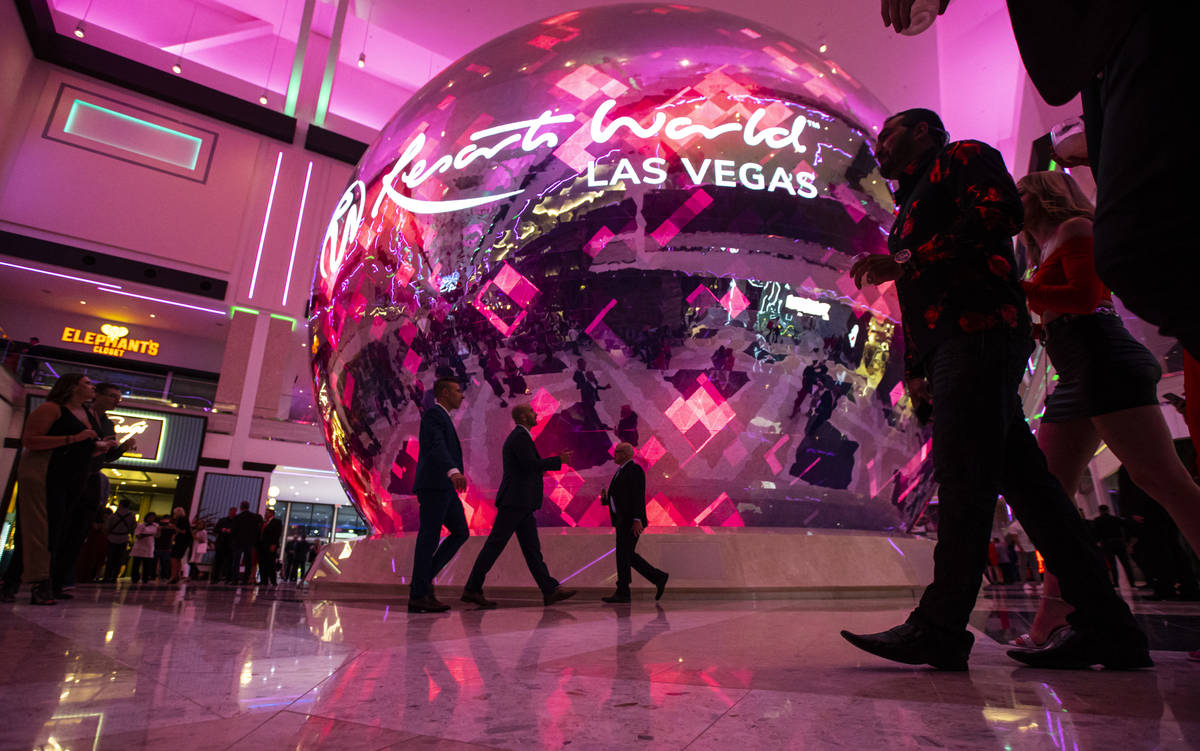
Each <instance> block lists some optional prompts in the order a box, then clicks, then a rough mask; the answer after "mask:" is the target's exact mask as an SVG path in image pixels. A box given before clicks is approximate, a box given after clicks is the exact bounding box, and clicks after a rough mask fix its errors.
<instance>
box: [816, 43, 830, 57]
mask: <svg viewBox="0 0 1200 751" xmlns="http://www.w3.org/2000/svg"><path fill="white" fill-rule="evenodd" d="M828 51H829V45H828V44H822V45H821V46H820V47H817V52H820V53H821V54H822V55H824V54H825V53H826V52H828Z"/></svg>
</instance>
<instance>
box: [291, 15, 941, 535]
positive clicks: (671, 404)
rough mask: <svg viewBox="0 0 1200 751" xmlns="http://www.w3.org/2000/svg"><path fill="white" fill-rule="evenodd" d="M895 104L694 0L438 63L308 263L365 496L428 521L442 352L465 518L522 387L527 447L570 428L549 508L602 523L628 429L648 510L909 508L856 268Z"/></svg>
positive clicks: (340, 445) (828, 64) (769, 518)
mask: <svg viewBox="0 0 1200 751" xmlns="http://www.w3.org/2000/svg"><path fill="white" fill-rule="evenodd" d="M798 12H803V11H802V10H798ZM883 117H884V112H883V110H882V108H881V107H880V105H879V104H878V102H877V101H876V100H875V99H874V98H873V97H872V96H871V95H870V94H869V93H868V92H866V91H864V90H863V89H862V87H861V86H859V85H858V84H857V83H856V82H855V81H854V79H853V78H851V77H850V75H849V74H848V73H847V72H846V71H845V70H844V69H843V68H842V66H841V65H840V64H837V63H835V62H834V61H832V60H829V59H825V58H823V57H822V56H820V55H818V54H816V53H815V52H813V51H811V50H809V49H806V48H805V47H804V46H803V45H801V44H800V43H798V42H796V41H795V40H792V39H789V38H787V37H786V36H783V35H781V34H780V33H778V32H776V31H773V30H771V29H769V28H766V27H764V26H762V25H761V24H758V23H755V22H752V21H748V20H745V19H742V18H738V17H735V16H732V15H728V14H725V13H720V12H716V11H712V10H705V9H700V8H692V7H686V6H682V5H653V4H630V5H617V6H608V7H603V8H594V9H590V10H582V11H572V12H570V13H564V14H562V15H560V16H556V17H554V18H548V19H545V20H544V21H539V22H537V23H533V24H530V25H528V26H524V27H522V28H519V29H517V30H515V31H512V32H510V33H508V34H505V35H504V36H502V37H500V38H498V39H496V40H494V41H492V42H489V43H488V44H485V45H484V46H482V47H480V48H479V49H477V50H475V51H474V52H471V53H470V54H468V55H466V56H465V57H463V58H462V59H461V60H459V61H457V62H455V63H454V64H452V65H451V66H450V67H449V68H447V69H446V70H445V71H443V72H442V73H441V74H440V75H438V76H437V77H436V78H434V79H433V80H432V81H430V82H429V84H428V85H426V86H425V87H424V88H423V89H421V90H420V91H419V92H417V93H416V94H415V95H414V96H413V98H412V99H411V100H410V101H408V102H407V103H406V104H405V105H404V106H403V107H402V108H401V109H400V111H399V112H398V113H397V114H396V116H395V117H394V118H393V119H392V120H391V122H390V123H389V124H388V125H387V126H386V127H385V128H384V130H383V132H382V133H381V135H380V137H379V139H378V141H377V142H376V143H374V144H373V145H372V146H371V147H370V149H369V150H368V151H367V153H366V154H365V155H364V157H363V159H362V161H361V162H360V164H359V166H358V168H357V171H356V173H355V175H354V177H353V179H352V181H351V182H350V185H349V186H348V187H347V188H346V191H345V194H344V195H343V196H342V198H341V200H340V201H339V202H338V204H337V206H335V207H332V208H333V212H332V217H331V219H330V222H329V225H328V229H327V232H326V234H325V238H324V242H323V244H322V248H321V253H320V261H319V266H318V268H317V270H316V274H315V276H314V283H313V292H312V298H311V301H310V302H311V307H310V312H311V313H310V319H309V326H310V332H311V337H312V368H313V375H314V380H315V387H316V390H315V393H316V395H317V400H318V407H319V410H320V413H321V416H322V421H323V425H324V430H325V436H326V439H327V445H328V448H329V451H330V455H331V456H332V458H333V462H334V464H335V466H336V467H337V469H338V472H339V473H340V476H341V479H342V481H343V483H344V485H345V487H346V490H347V492H348V493H349V496H350V498H351V499H352V501H353V502H354V504H355V505H356V507H357V508H358V510H359V511H360V512H361V513H362V515H363V516H364V517H365V518H366V519H367V520H368V521H369V522H370V523H371V524H372V525H373V527H374V529H375V530H376V531H377V532H379V533H384V534H390V533H396V532H402V531H408V530H415V529H416V526H417V503H416V499H415V496H414V495H413V494H412V475H413V471H414V468H415V464H416V459H417V456H418V452H419V449H420V447H419V445H418V440H417V435H418V425H419V421H420V418H421V414H422V412H423V411H424V410H426V409H430V408H436V407H433V403H434V402H433V395H432V386H433V383H434V380H435V379H436V378H438V377H447V376H448V377H452V378H456V379H458V380H459V381H460V382H461V384H462V387H463V390H464V391H465V393H466V401H465V403H464V404H463V406H462V407H461V409H459V410H458V411H457V412H456V413H455V414H454V418H455V421H456V424H457V429H458V433H459V436H460V438H461V441H462V444H463V448H464V453H465V464H466V467H465V471H466V475H467V477H468V479H469V482H470V488H469V490H468V491H467V493H466V494H465V496H464V497H463V502H464V504H465V506H466V510H467V516H468V519H469V521H470V524H471V526H472V528H473V529H476V530H479V529H486V528H488V527H490V526H491V521H492V520H493V519H494V518H495V508H494V505H493V503H494V498H495V492H496V488H497V487H498V486H499V484H500V479H501V461H500V447H501V445H502V443H503V441H504V439H505V437H506V436H507V435H508V433H509V432H510V431H511V430H512V429H513V421H512V418H511V416H510V409H511V407H513V406H514V405H517V404H526V403H527V404H530V405H531V406H532V407H533V409H534V410H535V412H536V415H537V425H536V426H535V427H534V428H533V431H532V432H533V434H534V436H535V439H536V442H537V445H538V447H539V450H540V451H541V453H542V454H543V455H553V454H556V453H558V452H560V451H562V450H564V449H571V451H572V452H573V456H572V459H571V461H570V463H569V465H568V466H566V467H564V468H563V470H562V471H559V472H552V473H548V474H547V475H546V478H545V498H546V502H545V504H544V506H543V508H542V509H541V510H540V511H539V512H538V513H539V517H538V518H539V522H540V523H541V524H543V525H560V526H561V525H570V526H607V525H608V524H609V518H608V512H607V510H606V508H605V507H604V506H602V505H601V504H600V501H599V496H600V491H601V489H602V488H604V487H606V486H607V484H608V482H609V480H610V479H611V477H612V474H613V471H614V466H613V464H612V463H611V455H612V450H613V447H614V446H615V445H616V444H617V443H618V442H619V441H629V442H630V443H632V444H634V445H635V446H636V451H637V454H636V455H637V460H638V461H639V462H641V463H642V465H643V466H644V467H645V468H646V471H647V475H648V487H647V506H648V513H649V518H650V522H651V524H652V525H669V526H708V527H713V526H743V525H759V526H764V525H766V526H787V527H824V528H833V527H842V528H850V529H896V528H899V527H904V526H906V525H909V524H911V523H912V522H913V521H914V519H915V518H916V516H917V515H918V514H919V513H920V509H921V507H922V505H923V503H924V502H925V500H926V499H927V498H928V495H929V478H928V461H927V459H926V454H927V438H928V436H927V433H926V431H925V430H924V429H923V427H922V426H921V425H920V424H919V422H918V421H917V420H916V418H915V417H914V415H913V414H912V410H911V408H910V405H909V403H908V400H907V399H906V398H905V396H904V389H903V386H902V380H903V364H902V359H903V357H902V355H903V342H902V337H901V336H900V327H899V324H898V322H897V315H898V306H897V304H896V302H895V299H894V295H893V293H892V292H891V290H890V288H888V289H883V290H877V289H875V288H869V289H867V290H864V291H859V290H857V289H855V287H854V285H853V283H852V282H851V281H850V279H849V278H848V277H847V276H846V270H847V269H848V268H849V266H850V265H851V262H852V259H853V258H854V256H856V255H858V254H860V253H865V252H880V251H882V250H884V242H885V236H886V231H887V228H888V227H889V225H890V223H891V219H892V209H893V205H892V198H891V194H890V192H889V189H888V186H887V185H886V184H885V182H884V180H883V178H882V177H881V176H880V174H879V171H878V167H877V164H876V160H875V157H874V153H873V138H872V134H873V132H875V131H876V129H877V128H878V126H879V125H880V123H881V122H882V119H883Z"/></svg>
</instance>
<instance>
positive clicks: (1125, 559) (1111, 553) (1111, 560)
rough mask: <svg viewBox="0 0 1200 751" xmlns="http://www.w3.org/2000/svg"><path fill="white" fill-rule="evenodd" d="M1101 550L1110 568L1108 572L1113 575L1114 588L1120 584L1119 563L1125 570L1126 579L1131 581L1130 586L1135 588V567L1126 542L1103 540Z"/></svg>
mask: <svg viewBox="0 0 1200 751" xmlns="http://www.w3.org/2000/svg"><path fill="white" fill-rule="evenodd" d="M1100 550H1101V552H1103V553H1104V563H1105V565H1106V566H1108V572H1109V573H1110V574H1112V583H1113V586H1114V587H1115V586H1117V585H1118V584H1119V583H1120V582H1119V581H1117V561H1120V562H1121V568H1123V569H1125V578H1126V579H1128V580H1129V586H1131V587H1132V586H1133V565H1132V564H1130V562H1129V553H1128V551H1126V550H1125V541H1124V540H1101V541H1100Z"/></svg>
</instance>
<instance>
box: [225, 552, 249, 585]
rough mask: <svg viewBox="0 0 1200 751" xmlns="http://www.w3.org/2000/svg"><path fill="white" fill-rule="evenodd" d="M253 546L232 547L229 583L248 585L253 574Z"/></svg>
mask: <svg viewBox="0 0 1200 751" xmlns="http://www.w3.org/2000/svg"><path fill="white" fill-rule="evenodd" d="M254 548H255V544H254V543H250V544H248V545H243V544H237V543H235V544H234V546H233V570H232V571H231V572H230V573H229V581H232V582H242V583H248V582H249V581H250V577H251V575H252V574H253V573H254Z"/></svg>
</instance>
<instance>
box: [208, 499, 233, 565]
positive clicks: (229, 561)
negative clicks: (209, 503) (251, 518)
mask: <svg viewBox="0 0 1200 751" xmlns="http://www.w3.org/2000/svg"><path fill="white" fill-rule="evenodd" d="M237 514H238V510H237V508H236V507H233V506H230V507H229V515H228V516H226V517H225V518H223V519H221V520H219V521H218V522H217V523H216V525H215V526H214V527H213V534H214V535H215V536H216V545H215V546H214V549H215V551H216V555H215V556H214V557H213V566H212V575H211V576H210V577H209V581H210V582H212V583H213V584H216V583H217V582H221V581H228V582H231V583H232V582H233V580H234V579H235V578H237V577H236V576H235V572H236V571H237V567H236V566H235V565H234V561H233V520H234V519H236V518H237Z"/></svg>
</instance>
